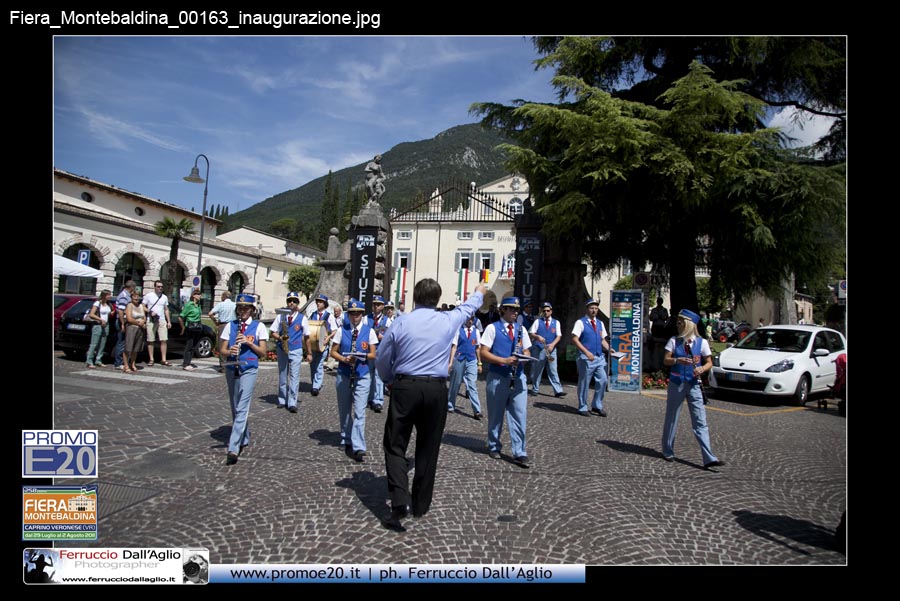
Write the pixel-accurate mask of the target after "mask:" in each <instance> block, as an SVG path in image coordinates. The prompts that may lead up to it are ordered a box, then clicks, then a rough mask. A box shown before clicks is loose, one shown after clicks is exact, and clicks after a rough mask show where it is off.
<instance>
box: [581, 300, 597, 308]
mask: <svg viewBox="0 0 900 601" xmlns="http://www.w3.org/2000/svg"><path fill="white" fill-rule="evenodd" d="M591 305H597V306H598V307H599V306H600V301H598V300H594V299H592V298H590V299H588V302H586V303H584V306H585V307H590V306H591Z"/></svg>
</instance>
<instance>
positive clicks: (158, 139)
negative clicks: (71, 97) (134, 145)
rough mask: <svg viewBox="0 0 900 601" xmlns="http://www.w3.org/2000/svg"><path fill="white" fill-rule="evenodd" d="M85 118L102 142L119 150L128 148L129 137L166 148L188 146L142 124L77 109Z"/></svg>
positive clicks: (86, 123)
mask: <svg viewBox="0 0 900 601" xmlns="http://www.w3.org/2000/svg"><path fill="white" fill-rule="evenodd" d="M77 110H78V111H79V112H80V113H81V115H82V116H83V117H84V119H85V125H86V127H87V128H88V130H89V131H90V132H91V134H93V135H94V136H95V137H96V138H97V140H99V141H100V143H101V144H103V145H105V146H109V147H111V148H116V149H119V150H126V149H128V145H127V144H126V140H127V139H129V138H132V139H135V140H140V141H142V142H146V143H147V144H152V145H153V146H157V147H159V148H162V149H164V150H174V151H179V152H180V151H185V150H187V148H185V147H184V146H182V145H181V144H180V143H178V142H176V141H174V140H171V139H167V138H164V137H162V136H158V135H156V134H154V133H151V132H149V131H147V130H145V129H143V128H142V127H140V126H137V125H134V124H133V123H127V122H125V121H121V120H120V119H116V118H115V117H110V116H109V115H101V114H99V113H96V112H94V111H91V110H90V109H86V108H80V109H77Z"/></svg>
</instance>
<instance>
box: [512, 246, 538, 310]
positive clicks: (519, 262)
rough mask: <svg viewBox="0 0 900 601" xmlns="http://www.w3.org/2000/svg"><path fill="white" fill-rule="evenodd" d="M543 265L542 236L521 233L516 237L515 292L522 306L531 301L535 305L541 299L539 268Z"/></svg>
mask: <svg viewBox="0 0 900 601" xmlns="http://www.w3.org/2000/svg"><path fill="white" fill-rule="evenodd" d="M543 265H544V251H543V236H541V235H540V234H522V233H520V234H519V235H518V236H517V238H516V256H515V274H516V287H515V293H516V296H518V297H519V299H520V302H521V303H522V306H523V307H524V306H525V305H526V304H528V301H531V302H533V303H534V304H535V306H537V304H538V303H539V302H540V301H541V299H539V298H538V295H539V294H540V292H541V268H542V267H543Z"/></svg>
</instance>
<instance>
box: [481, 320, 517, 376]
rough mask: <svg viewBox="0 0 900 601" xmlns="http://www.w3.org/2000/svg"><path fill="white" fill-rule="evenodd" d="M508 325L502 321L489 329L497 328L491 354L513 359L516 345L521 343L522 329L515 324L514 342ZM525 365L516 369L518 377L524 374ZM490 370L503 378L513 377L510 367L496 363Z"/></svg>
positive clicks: (496, 322)
mask: <svg viewBox="0 0 900 601" xmlns="http://www.w3.org/2000/svg"><path fill="white" fill-rule="evenodd" d="M508 325H509V324H507V323H506V322H505V321H503V320H502V319H501V320H500V321H495V322H494V323H492V324H491V325H489V326H488V327H489V328H491V327H492V328H495V329H496V331H495V332H494V345H493V346H492V347H491V353H493V354H494V355H497V356H498V357H512V355H513V351H514V350H515V346H516V344H517V343H518V342H519V331H520V330H521V329H522V326H520V325H519V324H517V323H513V324H512V325H513V338H514V340H510V339H509V330H508V329H507V326H508ZM524 369H525V364H524V363H519V366H518V368H517V369H516V376H520V375H522V374H523V373H524ZM490 370H491V371H492V372H494V373H495V374H500V375H501V376H507V377H509V376H511V375H512V368H510V367H509V366H508V365H497V364H495V363H491V366H490Z"/></svg>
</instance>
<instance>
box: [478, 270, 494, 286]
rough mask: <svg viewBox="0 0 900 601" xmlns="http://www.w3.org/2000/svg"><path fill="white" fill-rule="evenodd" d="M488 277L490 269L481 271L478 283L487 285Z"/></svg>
mask: <svg viewBox="0 0 900 601" xmlns="http://www.w3.org/2000/svg"><path fill="white" fill-rule="evenodd" d="M490 277H491V270H490V269H482V270H481V273H479V274H478V281H479V282H484V283H485V284H487V283H488V281H489V279H490Z"/></svg>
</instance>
